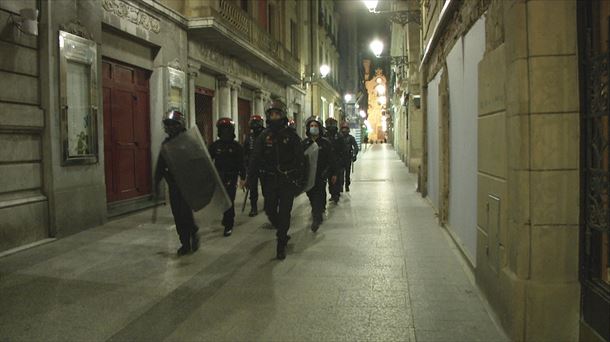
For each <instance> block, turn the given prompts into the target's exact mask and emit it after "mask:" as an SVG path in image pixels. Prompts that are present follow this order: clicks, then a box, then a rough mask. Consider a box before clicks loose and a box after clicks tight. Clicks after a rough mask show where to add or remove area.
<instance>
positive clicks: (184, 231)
mask: <svg viewBox="0 0 610 342" xmlns="http://www.w3.org/2000/svg"><path fill="white" fill-rule="evenodd" d="M163 129H164V130H165V133H167V135H168V137H167V138H166V139H165V140H164V141H163V143H162V144H166V143H168V142H169V141H171V140H172V139H174V138H176V137H177V136H178V135H180V134H182V133H183V132H185V131H186V121H185V118H184V114H182V113H181V112H179V111H176V110H170V111H169V112H167V113H165V115H164V116H163ZM162 178H165V181H166V182H167V186H168V188H169V204H170V207H171V210H172V215H173V216H174V222H175V223H176V231H177V233H178V237H179V239H180V243H181V244H182V246H181V247H180V248H179V249H178V251H177V254H178V255H186V254H190V253H191V252H194V251H196V250H197V249H199V237H198V235H197V231H199V227H197V225H196V224H195V218H194V217H193V210H192V209H191V207H190V206H189V204H188V203H187V201H186V200H185V198H184V196H183V195H182V193H181V192H180V189H179V188H178V185H177V183H176V180H175V175H173V174H172V173H171V172H170V170H169V167H168V161H167V160H165V158H164V157H163V154H161V153H159V159H158V161H157V167H156V170H155V179H154V185H155V187H154V188H155V194H158V193H159V183H160V182H161V179H162Z"/></svg>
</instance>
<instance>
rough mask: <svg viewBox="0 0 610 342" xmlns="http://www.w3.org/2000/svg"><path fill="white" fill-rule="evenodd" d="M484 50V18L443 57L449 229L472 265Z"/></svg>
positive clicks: (475, 240) (474, 250)
mask: <svg viewBox="0 0 610 342" xmlns="http://www.w3.org/2000/svg"><path fill="white" fill-rule="evenodd" d="M484 52H485V19H484V18H481V19H479V21H478V22H477V23H476V24H475V25H474V26H473V27H472V28H471V29H470V31H469V32H468V33H467V34H466V35H465V36H464V37H463V38H461V39H460V40H458V41H457V42H456V44H455V46H454V47H453V49H452V50H451V52H450V53H449V55H448V57H447V68H448V76H449V120H450V124H449V127H450V129H449V140H450V147H449V160H450V167H449V169H450V175H449V177H450V178H449V230H450V231H451V232H452V234H453V236H454V238H455V239H456V240H457V241H458V243H459V244H461V245H462V248H463V250H464V252H465V254H466V255H467V257H468V258H469V259H470V261H471V262H472V264H473V265H475V263H476V246H477V115H478V89H479V88H478V64H479V62H480V61H481V59H482V58H483V54H484Z"/></svg>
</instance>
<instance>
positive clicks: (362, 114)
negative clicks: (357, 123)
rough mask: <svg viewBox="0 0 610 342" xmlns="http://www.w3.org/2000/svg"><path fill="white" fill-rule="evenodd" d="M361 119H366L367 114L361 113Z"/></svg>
mask: <svg viewBox="0 0 610 342" xmlns="http://www.w3.org/2000/svg"><path fill="white" fill-rule="evenodd" d="M360 117H361V118H363V119H364V118H366V113H365V112H364V111H363V110H361V111H360Z"/></svg>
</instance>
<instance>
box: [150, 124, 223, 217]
mask: <svg viewBox="0 0 610 342" xmlns="http://www.w3.org/2000/svg"><path fill="white" fill-rule="evenodd" d="M161 154H162V156H163V158H164V159H165V161H166V162H167V166H168V168H169V170H170V172H171V173H172V175H173V176H174V179H175V181H176V184H177V185H178V188H179V189H180V192H181V193H182V196H184V199H185V200H186V202H187V203H188V204H189V205H190V206H191V208H192V209H193V210H194V211H198V210H200V209H203V208H205V207H206V206H207V205H208V204H210V203H212V204H213V205H214V206H215V207H217V208H218V209H219V210H221V211H223V212H224V211H225V210H227V209H229V208H230V207H231V199H230V198H229V195H228V194H227V191H226V190H225V187H224V185H223V184H222V181H221V180H220V176H219V175H218V172H217V171H216V167H215V166H214V163H213V161H212V158H211V157H210V153H209V152H208V149H207V148H206V146H205V143H204V142H203V139H202V138H201V135H200V134H199V130H198V129H197V128H196V127H193V128H191V129H189V130H188V131H186V132H184V133H182V134H179V135H178V136H177V137H175V138H173V139H171V140H169V141H167V142H166V143H164V144H163V145H161Z"/></svg>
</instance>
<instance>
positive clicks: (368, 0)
mask: <svg viewBox="0 0 610 342" xmlns="http://www.w3.org/2000/svg"><path fill="white" fill-rule="evenodd" d="M363 2H364V5H365V6H366V8H367V9H368V10H369V12H371V13H375V9H376V8H377V2H378V0H363Z"/></svg>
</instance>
